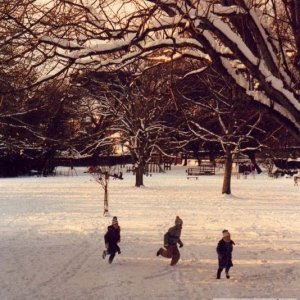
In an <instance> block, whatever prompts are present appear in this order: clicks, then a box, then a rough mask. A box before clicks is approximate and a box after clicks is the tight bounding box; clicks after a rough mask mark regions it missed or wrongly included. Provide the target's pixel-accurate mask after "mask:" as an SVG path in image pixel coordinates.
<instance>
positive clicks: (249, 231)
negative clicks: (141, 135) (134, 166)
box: [0, 167, 300, 300]
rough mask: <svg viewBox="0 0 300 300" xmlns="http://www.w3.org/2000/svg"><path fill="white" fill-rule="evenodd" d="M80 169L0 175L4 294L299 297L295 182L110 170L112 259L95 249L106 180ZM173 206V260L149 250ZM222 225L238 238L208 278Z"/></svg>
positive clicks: (20, 297)
mask: <svg viewBox="0 0 300 300" xmlns="http://www.w3.org/2000/svg"><path fill="white" fill-rule="evenodd" d="M77 171H78V173H80V174H79V175H78V176H69V177H67V176H57V177H48V178H43V177H38V178H37V177H31V178H13V179H0V215H1V218H0V299H1V300H25V299H26V300H33V299H43V300H44V299H45V300H48V299H53V300H54V299H57V300H60V299H67V300H69V299H70V300H71V299H72V300H76V299H83V300H90V299H91V300H92V299H105V300H106V299H147V300H148V299H172V300H174V299H201V300H202V299H203V300H205V299H213V298H218V297H219V298H221V297H223V298H230V297H235V298H238V297H244V298H247V297H248V298H254V297H256V298H259V297H260V298H261V297H278V298H280V297H281V298H292V297H293V298H297V297H298V299H300V279H299V278H300V197H299V195H300V186H299V187H297V186H294V185H293V181H292V179H288V178H278V179H272V178H268V177H267V176H266V175H265V174H262V175H256V177H255V179H254V178H252V177H251V176H250V177H248V178H247V179H244V178H241V179H237V178H235V177H233V179H232V191H233V196H231V197H226V196H222V195H221V192H220V191H221V186H222V176H221V175H220V174H219V175H216V176H200V178H199V179H198V180H195V179H190V180H187V178H186V174H185V168H184V167H176V168H174V167H173V168H172V171H168V172H167V173H166V174H153V176H152V177H145V186H146V187H145V188H141V189H138V188H135V187H134V176H133V175H131V174H128V173H125V172H124V177H125V179H124V180H111V181H110V184H109V205H110V214H111V216H113V215H116V216H118V219H119V223H120V226H121V236H122V240H121V244H120V246H121V250H122V253H121V255H119V256H116V258H115V261H114V262H113V264H112V265H109V264H108V261H107V260H103V259H102V257H101V254H102V250H103V249H104V242H103V235H104V233H105V231H106V227H107V226H108V225H110V224H111V217H106V218H105V217H103V216H102V212H103V191H102V189H101V187H100V186H99V185H98V184H97V183H96V182H95V181H94V180H93V179H92V178H91V177H90V176H89V175H87V174H84V173H83V172H82V170H77ZM176 215H179V216H180V217H181V218H182V219H183V221H184V226H183V230H182V241H183V243H184V247H183V248H181V250H180V251H181V260H180V261H179V263H178V264H177V265H176V266H175V267H171V266H170V265H169V263H170V261H169V260H168V259H165V258H162V257H156V255H155V254H156V251H157V249H158V248H159V247H161V246H162V242H163V234H164V233H165V231H166V230H167V229H168V228H169V227H171V226H173V223H174V219H175V216H176ZM224 228H226V229H229V230H230V231H231V233H232V239H233V240H234V241H235V242H236V246H235V248H234V253H233V263H234V267H233V268H232V270H231V275H232V277H231V278H230V279H229V280H228V279H225V278H222V279H221V280H216V279H215V274H216V268H217V257H216V251H215V248H216V244H217V242H218V240H219V239H220V238H221V231H222V230H223V229H224Z"/></svg>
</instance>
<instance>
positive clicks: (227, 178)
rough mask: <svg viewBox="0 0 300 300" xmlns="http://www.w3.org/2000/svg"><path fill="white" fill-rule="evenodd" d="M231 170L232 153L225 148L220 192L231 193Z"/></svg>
mask: <svg viewBox="0 0 300 300" xmlns="http://www.w3.org/2000/svg"><path fill="white" fill-rule="evenodd" d="M231 172H232V153H231V151H230V149H226V159H225V172H224V179H223V189H222V194H228V195H230V194H231Z"/></svg>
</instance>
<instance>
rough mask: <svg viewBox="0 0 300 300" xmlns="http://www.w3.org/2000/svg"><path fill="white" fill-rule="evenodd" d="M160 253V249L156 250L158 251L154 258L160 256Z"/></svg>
mask: <svg viewBox="0 0 300 300" xmlns="http://www.w3.org/2000/svg"><path fill="white" fill-rule="evenodd" d="M160 253H161V248H159V249H158V251H157V252H156V256H160Z"/></svg>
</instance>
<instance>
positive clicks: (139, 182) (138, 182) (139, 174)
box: [135, 164, 144, 187]
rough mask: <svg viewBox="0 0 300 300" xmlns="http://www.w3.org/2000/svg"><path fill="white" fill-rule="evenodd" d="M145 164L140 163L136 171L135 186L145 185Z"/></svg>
mask: <svg viewBox="0 0 300 300" xmlns="http://www.w3.org/2000/svg"><path fill="white" fill-rule="evenodd" d="M143 176H144V164H138V165H137V168H136V172H135V186H137V187H140V186H143V185H144V180H143V179H144V178H143Z"/></svg>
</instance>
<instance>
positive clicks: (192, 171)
mask: <svg viewBox="0 0 300 300" xmlns="http://www.w3.org/2000/svg"><path fill="white" fill-rule="evenodd" d="M186 172H187V179H190V178H196V179H198V176H200V175H215V167H214V165H213V164H201V165H200V166H197V167H190V168H188V169H187V171H186Z"/></svg>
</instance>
